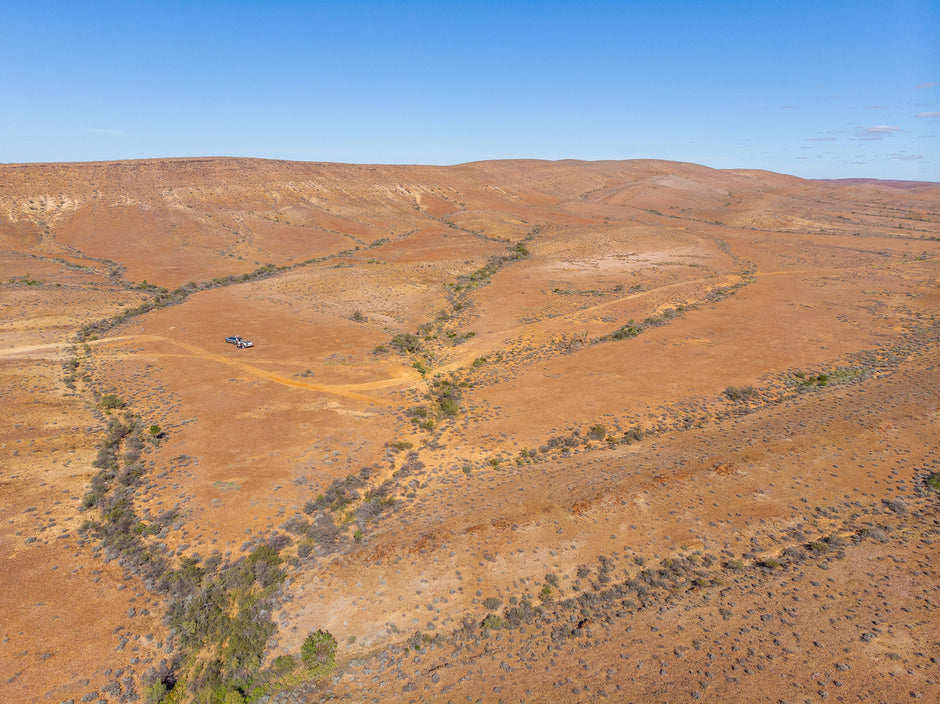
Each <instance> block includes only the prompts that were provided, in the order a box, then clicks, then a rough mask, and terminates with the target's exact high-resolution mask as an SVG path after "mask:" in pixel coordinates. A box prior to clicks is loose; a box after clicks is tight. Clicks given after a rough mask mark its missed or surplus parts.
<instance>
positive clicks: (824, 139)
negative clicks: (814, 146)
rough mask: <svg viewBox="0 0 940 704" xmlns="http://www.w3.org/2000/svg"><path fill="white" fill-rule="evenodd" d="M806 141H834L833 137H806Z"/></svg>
mask: <svg viewBox="0 0 940 704" xmlns="http://www.w3.org/2000/svg"><path fill="white" fill-rule="evenodd" d="M806 141H807V142H835V141H836V138H835V137H807V139H806Z"/></svg>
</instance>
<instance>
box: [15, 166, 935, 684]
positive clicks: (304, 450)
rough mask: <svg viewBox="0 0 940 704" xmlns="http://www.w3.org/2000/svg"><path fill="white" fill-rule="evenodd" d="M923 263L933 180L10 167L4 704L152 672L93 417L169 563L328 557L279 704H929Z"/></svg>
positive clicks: (286, 640) (297, 564) (673, 171)
mask: <svg viewBox="0 0 940 704" xmlns="http://www.w3.org/2000/svg"><path fill="white" fill-rule="evenodd" d="M938 242H940V186H938V185H937V184H895V183H878V182H874V183H840V182H819V181H804V180H801V179H797V178H794V177H790V176H783V175H779V174H771V173H767V172H760V171H745V170H733V171H715V170H712V169H707V168H705V167H701V166H696V165H692V164H681V163H674V162H656V161H634V162H590V163H588V162H570V161H569V162H537V161H512V162H481V163H475V164H465V165H460V166H454V167H406V166H352V165H337V164H301V163H289V162H266V161H258V160H249V159H191V160H156V161H140V162H115V163H100V164H49V165H7V166H0V282H2V284H0V286H2V288H3V292H4V293H3V297H2V299H0V312H2V315H0V330H2V331H3V336H2V344H0V376H2V379H3V389H4V398H5V400H7V402H8V405H10V406H12V409H13V412H12V413H8V414H6V415H5V416H4V420H2V421H0V428H2V433H0V436H2V438H3V440H2V442H0V445H2V447H0V457H2V460H3V462H2V466H3V470H2V471H3V473H2V476H0V482H2V483H0V492H2V494H0V496H2V501H3V506H4V513H5V515H6V517H7V522H6V523H5V524H4V527H3V529H2V531H0V546H2V551H3V557H4V558H5V559H6V565H7V569H5V570H2V571H0V575H2V576H0V580H2V584H0V587H2V591H0V593H2V594H3V598H2V599H3V600H2V602H0V604H2V610H0V611H2V613H3V614H4V618H3V619H2V620H3V632H2V638H0V671H2V672H3V673H4V679H3V681H2V683H0V699H3V700H9V701H63V700H68V699H74V700H76V701H78V700H80V699H82V698H83V697H86V696H87V695H89V693H91V692H94V693H95V694H94V696H93V697H92V699H91V700H97V699H99V698H100V699H103V700H105V701H106V702H117V701H122V700H127V699H128V698H129V697H128V687H129V686H130V687H132V688H133V691H136V692H137V693H141V692H142V691H143V689H144V686H145V684H146V683H147V682H148V681H149V678H150V677H151V676H152V674H153V671H152V670H151V668H152V669H153V670H158V669H160V660H161V659H164V658H167V659H168V658H170V657H171V654H172V653H171V651H172V649H171V648H169V644H170V641H169V640H168V639H167V636H168V634H167V631H166V626H164V625H163V622H162V617H163V609H164V607H165V604H164V603H163V602H162V600H161V598H160V597H159V596H158V595H157V594H156V593H154V592H148V591H147V583H146V582H144V581H142V580H140V579H138V578H136V577H133V576H130V575H125V574H123V573H122V571H121V569H120V567H119V566H118V564H117V562H105V561H104V560H103V557H102V554H101V553H100V551H96V544H95V541H94V540H91V539H89V538H87V537H85V538H83V537H82V532H81V531H80V530H79V528H80V526H81V524H82V522H83V521H84V520H85V519H86V518H88V517H89V516H90V515H92V514H93V512H89V511H85V512H83V511H81V510H80V507H81V502H82V496H83V494H84V493H85V491H86V490H87V487H88V483H89V482H90V479H91V477H92V476H93V475H94V473H95V472H96V469H95V468H93V467H92V462H93V461H94V459H95V455H96V446H97V445H98V443H99V442H100V441H101V439H102V438H103V436H104V434H105V428H106V425H107V421H108V416H107V415H106V414H104V413H102V412H101V411H100V410H97V409H96V408H95V405H94V401H95V398H96V394H102V393H109V392H110V393H115V394H117V395H118V396H120V397H121V398H123V399H125V400H126V401H127V404H128V408H129V409H132V410H133V412H134V413H136V414H137V415H139V416H140V417H141V418H142V419H143V420H144V422H145V424H151V423H152V424H157V425H159V426H160V428H161V429H162V430H163V431H164V432H165V437H163V438H162V439H161V440H159V442H154V443H153V444H152V445H149V446H148V447H147V451H146V455H145V457H146V458H147V462H148V463H149V466H150V469H149V470H148V475H147V480H146V482H145V483H144V484H143V485H142V487H141V488H140V489H139V490H138V491H137V493H136V494H135V496H134V504H135V510H136V511H137V513H138V515H140V516H141V517H142V518H143V519H144V520H146V521H148V522H152V521H156V520H157V517H158V516H160V515H161V514H163V513H164V512H166V511H168V510H170V509H175V510H176V511H177V512H178V518H177V519H176V521H175V522H174V523H173V524H172V525H171V526H168V527H167V529H166V530H165V532H163V533H161V534H160V538H159V539H160V540H161V541H163V543H164V544H165V545H166V546H167V547H168V548H169V549H170V550H172V551H174V552H175V553H176V554H177V555H180V556H181V555H200V556H203V557H205V556H206V555H208V554H209V553H210V552H211V551H213V550H218V551H219V552H220V553H222V554H223V555H228V556H231V557H233V558H234V557H237V556H239V555H240V554H242V553H243V551H244V550H245V549H246V548H247V547H248V546H250V545H253V544H255V541H259V540H267V539H270V538H271V536H272V534H273V533H279V534H281V535H283V536H286V538H285V540H287V542H288V543H289V546H288V547H287V548H284V551H285V554H287V553H289V554H291V555H298V554H299V553H298V546H300V545H302V544H309V545H312V548H313V550H312V553H311V554H310V555H309V556H307V557H304V558H298V559H295V560H293V564H291V566H290V575H289V581H288V584H287V587H286V590H285V592H284V594H283V595H282V598H281V603H280V606H279V611H278V613H277V614H276V615H275V617H276V621H277V624H278V627H279V631H278V633H277V636H276V638H275V639H274V640H272V641H271V642H270V643H269V648H268V655H269V656H270V657H273V656H275V655H278V654H281V653H296V652H298V650H299V648H300V644H301V642H302V641H303V639H304V637H305V636H306V635H307V633H309V632H310V631H312V630H316V629H317V628H324V629H327V630H329V631H330V632H332V633H333V634H334V635H335V636H336V638H337V639H338V641H339V644H340V648H339V654H338V660H339V666H338V669H337V671H336V673H335V674H334V676H333V677H332V678H331V679H329V680H326V681H324V682H321V683H319V684H318V685H316V686H310V687H308V688H306V689H300V690H297V691H296V692H294V693H290V694H284V695H281V696H283V697H286V700H291V701H319V700H321V699H324V698H326V697H336V698H339V699H341V700H346V701H376V702H378V701H382V702H386V701H484V702H487V701H500V700H502V701H585V702H586V701H596V700H598V699H603V698H607V699H610V700H612V701H667V702H671V701H686V700H689V699H691V700H704V701H768V702H769V701H774V702H776V701H800V702H802V701H817V700H821V699H823V698H831V699H834V700H837V701H886V702H894V701H907V700H909V699H911V698H915V699H917V698H920V699H923V700H926V701H934V700H940V684H938V680H940V676H938V674H937V662H938V658H940V643H938V641H937V637H936V634H937V633H940V612H938V611H937V607H938V604H937V599H936V594H937V587H938V586H940V579H938V573H937V564H936V560H935V554H936V540H937V536H938V530H940V523H938V520H940V517H938V512H937V507H938V503H937V501H938V499H937V497H936V496H935V495H933V494H932V493H931V492H930V491H929V490H928V489H927V487H926V484H925V479H926V477H927V476H928V475H929V474H930V473H931V472H936V471H938V470H940V467H938V466H937V464H938V462H940V455H938V449H940V448H938V442H937V438H938V437H940V427H938V426H940V407H938V398H940V393H938V391H940V374H938V369H937V360H938V359H940V355H938V352H940V348H938V342H940V321H938V318H937V312H938V303H940V289H938V285H937V283H938V274H940V267H938V262H940V259H938V255H940V247H938ZM266 264H270V265H273V266H271V267H269V268H268V269H265V270H263V271H259V270H258V267H261V266H262V265H266ZM252 272H254V273H252ZM243 275H245V276H244V277H243V278H244V280H242V279H238V280H237V281H236V280H223V278H222V277H227V276H232V277H242V276H243ZM213 279H215V281H212V280H213ZM144 282H146V284H145V283H144ZM188 282H193V286H191V287H190V288H188V289H186V291H185V294H183V295H182V298H184V299H185V300H182V302H180V303H178V304H176V305H171V306H168V307H163V308H158V309H155V310H152V311H150V312H147V313H145V314H141V315H133V316H131V317H130V318H129V319H127V320H124V321H123V322H119V323H117V324H113V325H105V326H101V327H100V330H99V333H98V334H97V335H94V336H91V337H90V338H89V340H88V346H87V348H85V347H83V346H82V345H81V344H76V343H74V340H75V335H76V333H77V332H78V330H79V329H80V328H81V327H82V326H84V325H87V324H89V323H93V322H95V321H99V320H102V319H106V318H110V317H112V316H115V315H119V314H120V313H121V312H122V311H127V310H131V309H133V308H134V307H135V306H137V305H139V304H141V303H142V302H145V301H148V300H152V299H153V296H154V295H155V293H154V289H153V286H157V287H166V288H169V289H173V288H175V287H177V286H183V285H185V284H187V283H188ZM636 321H640V326H641V327H642V330H639V329H637V330H635V332H637V334H636V335H635V336H630V335H625V336H624V337H623V339H611V338H610V336H611V335H612V334H613V333H616V332H617V331H618V330H621V329H623V328H624V327H625V326H627V325H628V324H630V323H634V324H636ZM644 321H645V322H644ZM230 334H240V335H242V336H244V337H247V338H250V339H252V340H254V342H255V345H256V346H255V347H254V348H253V349H249V350H236V349H235V348H234V347H233V346H232V345H228V344H226V343H225V342H224V337H225V336H226V335H230ZM406 334H411V335H414V338H412V343H413V344H412V349H413V350H414V351H413V352H411V353H408V352H401V351H399V350H397V349H396V348H395V346H394V344H393V339H395V338H396V336H399V337H398V338H397V339H399V340H402V339H404V338H402V337H401V336H402V335H406ZM95 338H97V339H95ZM70 360H75V365H76V367H77V369H78V371H77V372H76V373H75V376H74V379H72V377H70V376H69V363H70ZM820 374H825V375H827V382H828V383H826V384H825V385H821V384H820V383H819V381H818V379H819V376H818V375H820ZM67 379H72V383H71V386H70V385H69V384H66V380H67ZM443 381H450V382H452V383H453V385H454V386H455V387H456V389H457V391H456V392H455V394H456V395H458V396H459V398H458V399H457V405H458V407H459V410H457V413H456V415H448V414H447V413H445V412H444V410H442V409H444V408H445V406H441V405H440V404H439V400H440V394H441V393H443V392H442V389H445V388H446V387H444V386H441V383H442V382H443ZM419 407H421V408H423V410H422V411H417V410H415V409H416V408H419ZM455 410H456V409H455ZM428 419H431V420H433V421H434V423H433V426H431V425H430V424H428V423H427V421H428ZM422 424H423V425H425V427H421V426H422ZM634 428H636V429H637V430H636V432H634V433H632V434H631V429H634ZM364 468H366V469H367V471H366V472H364V475H368V478H367V479H366V480H365V483H364V485H363V486H361V487H360V488H359V498H357V499H354V500H353V502H352V503H350V504H348V505H346V506H344V507H339V508H336V509H335V510H333V511H329V510H325V511H319V510H316V511H315V510H314V509H313V508H312V504H311V503H310V502H315V501H316V498H317V496H318V495H320V494H322V493H324V492H326V491H327V490H328V488H329V487H330V486H331V484H332V483H333V482H335V481H337V480H342V479H343V478H344V477H346V476H347V475H350V474H354V475H359V473H360V471H361V470H363V469H364ZM386 481H388V484H386V485H385V487H386V489H385V491H388V492H390V494H389V496H390V497H391V499H393V504H392V506H391V507H390V508H387V509H386V510H385V511H384V512H382V513H381V514H379V515H376V516H372V517H371V518H370V517H366V514H364V513H363V512H362V505H363V502H364V501H365V500H367V499H368V496H369V495H368V493H367V492H369V491H373V492H374V491H378V490H380V489H381V487H382V485H383V482H386ZM899 500H900V503H898V501H899ZM308 509H309V510H308ZM321 514H322V515H325V516H328V517H329V518H330V520H332V521H333V522H334V523H335V524H336V525H337V527H338V529H339V537H338V540H337V542H336V543H335V544H331V543H330V542H329V541H328V540H325V539H323V537H322V536H321V535H319V534H315V532H312V529H311V531H308V532H307V533H303V532H300V533H298V532H296V531H295V532H293V533H292V532H291V530H292V528H291V525H294V526H296V525H297V522H302V521H306V520H309V519H312V518H314V517H316V516H318V515H321ZM291 520H293V521H294V523H293V524H291V523H290V521H291ZM357 529H358V531H359V532H358V533H356V530H357ZM354 533H355V535H354ZM823 539H826V540H828V542H825V541H824V543H825V544H824V545H820V541H822V540H823ZM814 546H815V547H814ZM696 570H699V572H696ZM523 603H526V604H530V605H531V608H530V609H529V610H528V611H526V613H525V614H524V615H520V612H519V611H518V610H517V611H510V609H511V608H512V607H514V606H516V607H518V606H519V605H520V604H523ZM142 611H145V612H146V613H144V614H143V615H142V613H141V612H142ZM123 638H127V639H128V640H126V641H124V640H122V639H123ZM148 670H151V672H150V673H149V674H148ZM124 678H130V679H129V680H127V681H125V679H124ZM115 682H117V683H118V684H119V685H120V686H118V687H115V686H114V683H115ZM102 688H105V689H102Z"/></svg>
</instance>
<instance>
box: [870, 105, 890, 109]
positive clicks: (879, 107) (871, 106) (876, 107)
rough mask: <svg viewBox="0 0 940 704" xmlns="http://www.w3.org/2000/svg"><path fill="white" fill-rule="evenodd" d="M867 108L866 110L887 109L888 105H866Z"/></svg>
mask: <svg viewBox="0 0 940 704" xmlns="http://www.w3.org/2000/svg"><path fill="white" fill-rule="evenodd" d="M865 109H866V110H887V109H888V106H887V105H866V106H865Z"/></svg>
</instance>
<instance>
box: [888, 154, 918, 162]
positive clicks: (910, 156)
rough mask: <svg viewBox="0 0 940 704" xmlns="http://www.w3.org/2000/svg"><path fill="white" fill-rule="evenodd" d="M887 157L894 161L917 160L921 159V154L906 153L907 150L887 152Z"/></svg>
mask: <svg viewBox="0 0 940 704" xmlns="http://www.w3.org/2000/svg"><path fill="white" fill-rule="evenodd" d="M888 158H889V159H894V160H895V161H917V160H918V159H923V158H924V155H923V154H908V153H907V152H893V153H891V154H888Z"/></svg>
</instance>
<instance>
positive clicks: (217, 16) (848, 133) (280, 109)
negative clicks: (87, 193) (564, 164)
mask: <svg viewBox="0 0 940 704" xmlns="http://www.w3.org/2000/svg"><path fill="white" fill-rule="evenodd" d="M938 38H940V3H938V2H936V0H923V1H921V0H911V1H907V0H895V1H894V2H887V1H880V2H867V1H865V0H854V1H853V2H840V1H835V2H826V0H816V1H815V2H785V3H776V2H735V1H733V0H729V1H726V2H707V1H705V0H701V1H699V2H667V1H665V0H664V1H662V2H512V1H510V0H507V1H505V2H499V3H498V2H450V3H444V2H353V1H349V2H335V3H334V2H287V1H283V0H282V1H278V0H269V1H268V2H263V3H262V2H260V1H258V2H240V1H238V0H230V1H228V2H212V1H203V2H199V1H198V0H190V1H189V2H178V1H173V0H170V1H162V2H138V1H135V0H124V1H123V2H95V1H94V0H88V1H87V2H70V1H67V0H62V1H59V2H43V1H42V0H37V1H33V0H30V1H29V2H26V1H23V0H7V2H6V3H4V9H3V12H2V13H0V162H6V163H16V162H50V161H92V160H111V159H131V158H149V157H172V156H252V157H262V158H276V159H291V160H302V161H342V162H358V163H414V164H418V163H423V164H453V163H459V162H465V161H474V160H479V159H498V158H513V157H527V158H541V159H563V158H577V159H632V158H659V159H672V160H677V161H691V162H696V163H700V164H705V165H707V166H712V167H716V168H736V167H746V168H762V169H769V170H772V171H780V172H784V173H792V174H795V175H798V176H804V177H808V178H843V177H876V178H901V179H921V180H923V179H927V180H940V39H938Z"/></svg>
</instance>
